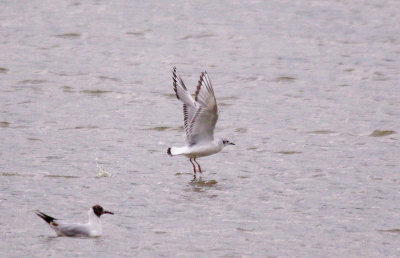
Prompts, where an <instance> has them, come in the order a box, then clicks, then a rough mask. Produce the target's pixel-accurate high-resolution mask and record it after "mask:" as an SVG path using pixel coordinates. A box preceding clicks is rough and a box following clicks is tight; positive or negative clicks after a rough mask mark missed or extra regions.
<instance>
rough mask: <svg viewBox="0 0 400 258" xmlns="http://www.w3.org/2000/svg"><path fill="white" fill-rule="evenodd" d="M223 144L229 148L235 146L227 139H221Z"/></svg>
mask: <svg viewBox="0 0 400 258" xmlns="http://www.w3.org/2000/svg"><path fill="white" fill-rule="evenodd" d="M221 143H222V146H224V147H225V146H228V145H235V144H234V143H233V142H230V141H229V140H227V139H221Z"/></svg>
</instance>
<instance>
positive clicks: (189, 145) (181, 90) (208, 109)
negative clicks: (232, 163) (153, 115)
mask: <svg viewBox="0 0 400 258" xmlns="http://www.w3.org/2000/svg"><path fill="white" fill-rule="evenodd" d="M172 80H173V87H174V91H175V94H176V97H177V98H178V99H179V100H180V101H182V102H183V118H184V120H183V121H184V124H183V125H184V128H185V132H186V146H184V147H171V148H168V150H167V153H168V154H169V155H170V156H176V155H184V156H186V157H188V158H189V161H190V163H192V165H193V170H194V174H195V175H196V166H195V165H194V164H193V162H192V160H193V161H194V162H195V163H196V164H197V166H198V167H199V172H200V173H201V172H202V171H201V167H200V164H199V163H197V161H196V159H197V158H199V157H204V156H209V155H212V154H215V153H218V152H220V151H221V150H222V149H223V148H224V147H225V146H227V145H235V144H234V143H232V142H230V141H228V140H227V139H224V138H222V139H215V140H214V128H215V124H216V123H217V120H218V106H217V100H216V99H215V95H214V90H213V88H212V85H211V81H210V78H208V75H207V72H203V73H201V75H200V79H199V83H198V85H197V90H196V93H195V97H194V99H193V97H192V95H190V93H189V92H188V90H187V88H186V86H185V84H184V83H183V80H182V78H181V77H180V76H178V75H177V73H176V67H174V68H173V71H172Z"/></svg>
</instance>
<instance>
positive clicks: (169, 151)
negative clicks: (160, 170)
mask: <svg viewBox="0 0 400 258" xmlns="http://www.w3.org/2000/svg"><path fill="white" fill-rule="evenodd" d="M167 153H168V155H170V156H172V154H171V148H168V150H167Z"/></svg>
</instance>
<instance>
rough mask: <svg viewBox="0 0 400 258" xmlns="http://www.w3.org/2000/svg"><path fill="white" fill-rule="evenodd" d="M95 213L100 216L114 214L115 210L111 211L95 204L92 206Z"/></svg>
mask: <svg viewBox="0 0 400 258" xmlns="http://www.w3.org/2000/svg"><path fill="white" fill-rule="evenodd" d="M92 210H93V213H94V214H96V216H97V217H99V218H100V216H101V215H103V214H111V215H114V213H113V212H111V211H106V210H104V209H103V207H101V206H100V205H95V206H93V207H92Z"/></svg>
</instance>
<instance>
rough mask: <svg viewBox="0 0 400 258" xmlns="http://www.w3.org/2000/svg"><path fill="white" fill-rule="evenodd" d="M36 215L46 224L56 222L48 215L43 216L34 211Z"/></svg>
mask: <svg viewBox="0 0 400 258" xmlns="http://www.w3.org/2000/svg"><path fill="white" fill-rule="evenodd" d="M34 212H35V214H36V215H38V216H39V217H40V218H42V219H43V220H44V221H46V222H47V223H49V224H50V223H51V222H52V221H54V220H56V219H55V218H53V217H50V216H49V215H46V214H44V213H43V212H40V211H34Z"/></svg>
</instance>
